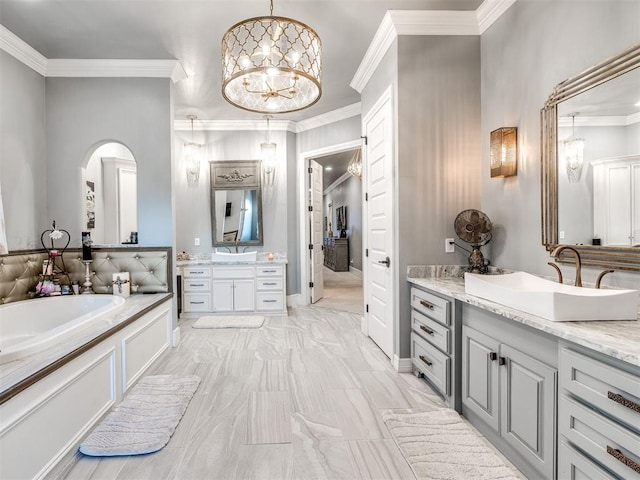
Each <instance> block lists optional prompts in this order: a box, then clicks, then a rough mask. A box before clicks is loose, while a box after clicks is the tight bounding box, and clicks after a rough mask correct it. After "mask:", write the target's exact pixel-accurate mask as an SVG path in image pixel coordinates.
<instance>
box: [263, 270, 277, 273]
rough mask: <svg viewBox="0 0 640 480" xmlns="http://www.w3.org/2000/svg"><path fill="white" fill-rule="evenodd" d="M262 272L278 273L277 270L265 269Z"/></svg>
mask: <svg viewBox="0 0 640 480" xmlns="http://www.w3.org/2000/svg"><path fill="white" fill-rule="evenodd" d="M262 273H276V271H275V270H263V271H262Z"/></svg>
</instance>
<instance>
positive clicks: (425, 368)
mask: <svg viewBox="0 0 640 480" xmlns="http://www.w3.org/2000/svg"><path fill="white" fill-rule="evenodd" d="M411 361H412V363H413V365H414V366H415V367H416V368H417V369H418V370H419V371H420V372H422V374H424V376H425V377H427V378H428V379H429V380H430V381H431V383H432V384H433V386H434V387H436V388H437V389H438V390H440V393H442V394H443V395H444V396H448V395H449V378H450V374H449V372H450V362H451V360H450V359H449V357H448V356H447V355H445V354H444V353H442V352H441V351H439V350H438V349H437V348H435V347H434V346H433V345H431V344H430V343H428V342H427V341H426V340H424V339H423V338H422V337H421V336H420V335H418V334H416V333H414V332H412V333H411Z"/></svg>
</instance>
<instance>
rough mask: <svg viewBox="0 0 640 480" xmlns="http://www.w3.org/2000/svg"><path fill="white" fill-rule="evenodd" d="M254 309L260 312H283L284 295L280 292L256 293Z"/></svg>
mask: <svg viewBox="0 0 640 480" xmlns="http://www.w3.org/2000/svg"><path fill="white" fill-rule="evenodd" d="M256 297H257V305H256V307H257V308H256V309H257V310H258V311H260V312H267V311H279V312H281V311H283V310H284V309H285V306H284V293H282V292H258V293H257V295H256Z"/></svg>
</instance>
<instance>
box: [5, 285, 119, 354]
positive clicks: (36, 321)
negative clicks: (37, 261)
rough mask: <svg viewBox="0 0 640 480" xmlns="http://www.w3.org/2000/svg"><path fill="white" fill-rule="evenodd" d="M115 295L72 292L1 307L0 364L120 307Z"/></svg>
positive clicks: (53, 342)
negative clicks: (71, 293)
mask: <svg viewBox="0 0 640 480" xmlns="http://www.w3.org/2000/svg"><path fill="white" fill-rule="evenodd" d="M123 303H124V298H122V297H118V296H115V295H68V296H60V297H45V298H38V299H33V300H24V301H22V302H14V303H9V304H6V305H2V306H0V364H4V363H8V362H12V361H14V360H17V359H19V358H22V357H25V356H27V355H33V354H35V353H38V352H40V351H42V350H45V349H46V348H49V347H50V346H52V345H54V344H56V343H57V342H58V341H60V339H61V338H63V337H65V336H68V335H70V334H72V333H73V332H75V331H77V330H79V329H81V328H83V327H85V326H87V325H88V324H89V323H90V322H92V321H94V320H96V319H99V318H100V317H101V316H102V315H104V314H106V313H109V312H111V311H113V310H115V309H117V308H119V307H120V306H121V305H122V304H123Z"/></svg>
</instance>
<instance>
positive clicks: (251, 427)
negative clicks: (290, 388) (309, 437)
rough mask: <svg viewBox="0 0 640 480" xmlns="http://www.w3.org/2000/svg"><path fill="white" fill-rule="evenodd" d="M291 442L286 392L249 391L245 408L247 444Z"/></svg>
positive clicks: (289, 409) (289, 414) (287, 395)
mask: <svg viewBox="0 0 640 480" xmlns="http://www.w3.org/2000/svg"><path fill="white" fill-rule="evenodd" d="M265 443H291V401H290V398H289V393H288V392H251V393H250V394H249V404H248V409H247V444H249V445H256V444H265Z"/></svg>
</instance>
